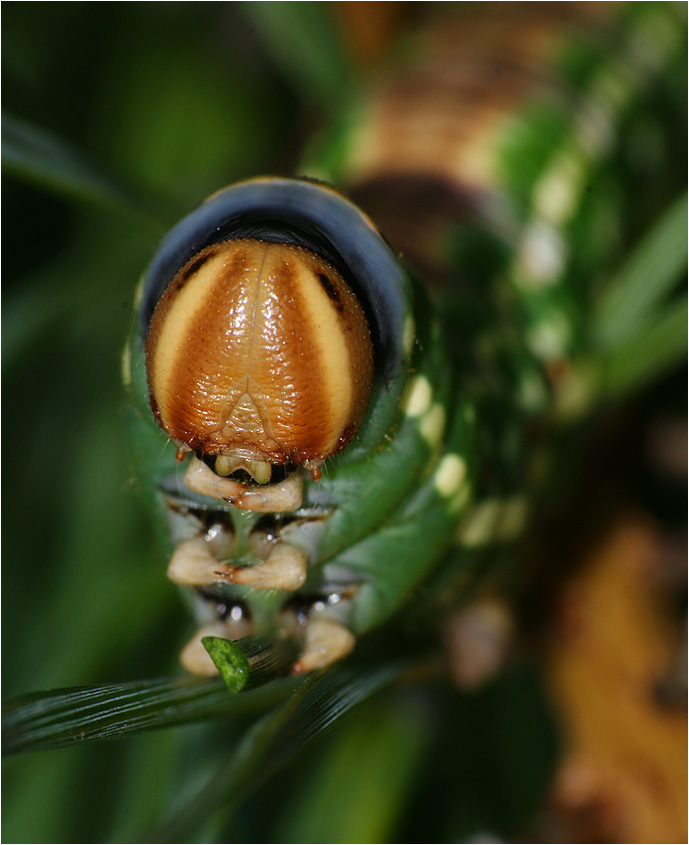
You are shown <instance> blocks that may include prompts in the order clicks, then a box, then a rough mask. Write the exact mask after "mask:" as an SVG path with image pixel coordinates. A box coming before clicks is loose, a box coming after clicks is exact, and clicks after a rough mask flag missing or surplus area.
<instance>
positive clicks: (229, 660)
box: [201, 637, 251, 693]
mask: <svg viewBox="0 0 689 845" xmlns="http://www.w3.org/2000/svg"><path fill="white" fill-rule="evenodd" d="M201 642H202V643H203V647H204V648H205V649H206V651H207V652H208V654H210V656H211V660H212V661H213V663H215V665H216V666H217V667H218V671H219V672H220V674H221V675H222V679H223V681H225V685H226V686H227V688H228V690H229V691H230V692H231V693H237V692H241V691H242V690H243V689H244V686H245V685H246V682H247V681H248V680H249V673H250V671H251V670H250V668H249V661H248V659H247V657H246V655H245V654H244V652H243V651H242V650H241V648H239V646H238V645H237V644H236V643H234V642H232V641H231V640H224V639H223V638H222V637H204V638H203V639H202V640H201Z"/></svg>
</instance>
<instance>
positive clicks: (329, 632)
mask: <svg viewBox="0 0 689 845" xmlns="http://www.w3.org/2000/svg"><path fill="white" fill-rule="evenodd" d="M355 643H356V638H355V636H354V634H352V632H351V631H350V630H349V629H348V628H345V627H344V625H340V624H339V622H333V621H332V620H330V619H310V620H309V621H308V622H307V623H306V643H305V645H304V651H303V652H302V655H301V657H300V658H299V660H297V662H296V663H295V664H294V666H293V667H292V674H293V675H302V674H304V673H305V672H311V671H313V670H314V669H324V668H325V667H326V666H330V664H331V663H335V661H336V660H341V659H342V658H343V657H346V656H347V655H348V654H349V653H350V651H352V649H353V648H354V644H355Z"/></svg>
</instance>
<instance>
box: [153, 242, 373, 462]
mask: <svg viewBox="0 0 689 845" xmlns="http://www.w3.org/2000/svg"><path fill="white" fill-rule="evenodd" d="M146 367H147V373H148V383H149V392H150V400H151V406H152V408H153V411H154V414H155V416H156V419H157V421H158V423H159V425H161V427H162V428H163V429H164V430H165V431H166V432H167V433H168V434H169V435H170V437H172V438H173V439H174V440H175V441H177V442H179V443H183V444H186V445H187V446H188V447H189V448H190V449H191V450H192V451H194V452H196V453H197V454H199V455H222V456H232V457H238V458H243V459H246V460H250V461H267V462H270V463H272V464H302V463H304V462H306V461H321V460H323V459H324V458H326V457H328V456H329V455H332V454H334V453H336V452H338V451H339V450H340V449H342V448H344V447H345V446H346V445H347V443H348V442H349V441H350V439H351V437H352V436H353V434H354V433H355V431H356V429H357V428H358V426H359V424H360V423H361V420H362V419H363V416H364V414H365V411H366V406H367V403H368V400H369V397H370V393H371V387H372V382H373V345H372V340H371V332H370V330H369V326H368V324H367V320H366V316H365V313H364V310H363V308H362V306H361V305H360V304H359V302H358V301H357V298H356V296H355V295H354V293H353V291H352V290H351V288H350V287H349V286H348V284H347V283H346V282H345V281H344V279H343V278H342V277H341V275H340V274H339V273H338V271H337V270H336V269H335V268H334V267H332V266H331V265H330V264H329V263H328V262H327V261H325V260H324V259H323V258H321V257H319V256H318V255H315V254H314V253H312V252H310V251H308V250H306V249H304V248H302V247H300V246H295V245H292V244H284V243H274V242H269V241H262V240H259V239H253V238H240V239H236V240H228V241H224V242H221V243H215V244H212V245H210V246H208V247H205V248H204V249H202V250H201V251H200V252H199V253H198V254H196V255H194V256H193V257H192V258H191V259H190V260H189V261H187V262H186V264H185V265H184V266H183V267H182V268H181V269H180V270H179V271H178V272H177V274H176V275H175V277H174V278H173V279H172V281H171V282H170V283H169V285H168V286H167V288H166V289H165V291H164V292H163V294H162V296H161V297H160V299H159V301H158V304H157V305H156V307H155V310H154V313H153V316H152V318H151V321H150V326H149V330H148V334H147V339H146Z"/></svg>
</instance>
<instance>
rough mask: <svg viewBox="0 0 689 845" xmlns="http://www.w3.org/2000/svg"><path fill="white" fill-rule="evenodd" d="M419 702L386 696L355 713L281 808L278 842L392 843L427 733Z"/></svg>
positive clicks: (428, 726) (428, 727)
mask: <svg viewBox="0 0 689 845" xmlns="http://www.w3.org/2000/svg"><path fill="white" fill-rule="evenodd" d="M416 704H418V702H416V701H413V700H408V699H402V698H400V699H399V700H397V699H395V700H394V702H393V701H391V700H390V698H389V697H385V698H381V699H376V701H375V702H372V703H371V706H366V707H362V708H360V709H359V710H358V711H357V713H356V714H354V715H353V716H352V718H351V720H348V722H347V725H346V726H344V729H343V730H341V731H337V732H336V733H335V734H334V736H333V739H332V740H330V741H329V744H328V748H327V753H325V754H323V755H322V756H321V757H320V758H319V761H318V762H319V765H318V766H317V768H314V770H313V771H312V772H311V773H310V774H309V777H308V780H307V782H306V784H305V787H304V789H303V791H302V790H300V791H299V792H298V794H297V795H296V796H295V797H294V799H293V800H292V801H290V802H288V804H287V805H286V807H285V809H286V818H284V819H283V820H282V824H281V825H280V826H279V827H278V829H277V833H278V838H277V839H276V841H279V842H392V841H395V840H394V831H395V825H396V823H397V822H398V820H399V815H400V813H401V812H403V811H404V808H405V807H406V806H407V805H408V799H409V798H410V795H409V790H410V789H411V788H412V782H413V779H414V775H415V773H416V771H417V768H418V766H419V763H420V758H421V754H422V752H423V750H424V748H425V746H426V744H427V742H428V739H429V734H430V732H431V730H430V724H429V722H428V721H427V720H426V719H424V718H423V717H422V714H421V713H419V709H418V707H416V706H415V705H416ZM381 784H384V785H385V788H384V789H381Z"/></svg>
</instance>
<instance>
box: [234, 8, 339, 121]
mask: <svg viewBox="0 0 689 845" xmlns="http://www.w3.org/2000/svg"><path fill="white" fill-rule="evenodd" d="M244 8H245V11H246V12H247V14H249V15H250V17H251V18H252V19H253V20H254V21H255V23H256V25H257V26H258V27H259V29H260V31H261V34H262V35H263V38H264V40H265V41H266V44H267V46H268V49H269V50H270V51H271V52H272V53H273V54H274V56H275V58H276V60H277V61H278V62H279V63H280V64H281V65H282V66H283V68H284V70H285V71H286V73H287V74H288V76H289V77H290V78H291V79H292V81H293V84H294V86H295V88H296V89H297V90H299V92H300V94H301V95H302V97H303V98H304V100H305V102H307V103H308V102H310V103H315V104H317V105H319V106H325V107H330V108H333V109H334V108H335V107H337V106H339V105H341V97H342V94H343V92H344V89H345V87H346V85H347V83H348V81H349V77H350V70H349V66H348V61H347V58H346V54H345V51H344V48H343V45H342V41H341V39H340V35H339V33H338V31H337V29H336V27H335V25H334V23H333V20H332V17H331V9H330V4H326V3H292V2H286V3H274V2H265V3H245V4H244Z"/></svg>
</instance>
